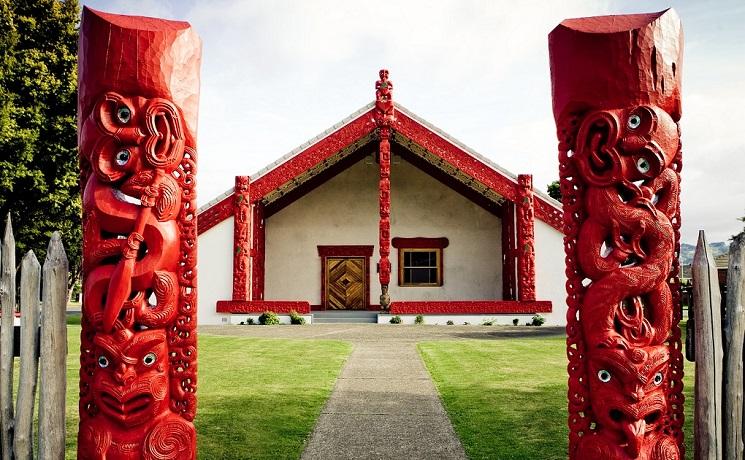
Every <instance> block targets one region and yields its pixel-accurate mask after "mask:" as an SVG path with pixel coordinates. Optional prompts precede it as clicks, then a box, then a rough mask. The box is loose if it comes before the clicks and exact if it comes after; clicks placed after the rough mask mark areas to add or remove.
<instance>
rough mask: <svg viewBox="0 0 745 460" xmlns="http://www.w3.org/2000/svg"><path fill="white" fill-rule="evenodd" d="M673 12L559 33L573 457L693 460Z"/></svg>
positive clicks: (554, 58)
mask: <svg viewBox="0 0 745 460" xmlns="http://www.w3.org/2000/svg"><path fill="white" fill-rule="evenodd" d="M682 47H683V36H682V29H681V25H680V20H679V18H678V16H677V15H676V13H675V12H674V11H673V10H666V11H663V12H660V13H652V14H636V15H626V16H605V17H596V18H582V19H568V20H565V21H564V22H562V23H561V24H560V25H559V26H558V27H556V28H555V29H554V30H553V31H552V32H551V34H550V35H549V52H550V60H551V79H552V89H553V109H554V116H555V118H556V125H557V133H558V138H559V175H560V178H561V193H562V197H563V199H562V202H563V208H564V227H565V239H564V245H565V250H566V273H567V277H568V281H567V292H568V297H567V303H568V307H569V309H568V312H567V356H568V358H569V366H568V370H569V395H568V396H569V429H570V430H569V431H570V434H569V457H570V458H572V459H587V458H608V459H611V458H612V459H631V458H634V459H650V460H651V459H655V460H656V459H679V458H683V448H684V445H683V436H682V423H683V397H682V393H681V390H682V378H683V360H682V354H681V343H680V329H679V327H678V321H679V320H680V309H679V308H678V307H677V298H678V292H677V290H678V284H677V267H676V265H675V264H674V263H673V261H674V260H676V259H677V256H678V247H679V231H678V229H679V227H680V212H679V210H680V201H679V182H680V176H679V173H680V169H681V148H680V134H679V129H678V120H679V119H680V117H681V101H680V88H681V85H680V83H681V82H680V75H681V59H682Z"/></svg>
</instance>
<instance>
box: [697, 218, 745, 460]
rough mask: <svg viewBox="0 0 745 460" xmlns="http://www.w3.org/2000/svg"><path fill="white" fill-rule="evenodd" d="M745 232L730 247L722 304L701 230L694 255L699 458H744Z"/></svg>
mask: <svg viewBox="0 0 745 460" xmlns="http://www.w3.org/2000/svg"><path fill="white" fill-rule="evenodd" d="M743 265H745V233H741V234H739V235H738V236H736V237H734V238H733V241H732V244H731V245H730V248H729V267H728V271H727V297H726V299H725V301H724V308H722V298H721V292H720V289H719V280H718V276H717V269H716V265H715V264H714V258H713V257H712V254H711V250H710V249H709V247H708V245H707V244H706V236H705V235H704V232H700V234H699V239H698V245H697V247H696V252H695V255H694V258H693V267H692V270H693V318H694V321H695V325H694V327H693V329H694V333H695V338H694V341H693V342H694V344H695V346H694V354H695V360H696V388H695V408H694V431H695V433H694V439H695V446H694V449H695V458H696V459H711V460H720V459H727V460H743V340H745V274H744V273H743Z"/></svg>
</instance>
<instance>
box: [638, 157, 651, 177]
mask: <svg viewBox="0 0 745 460" xmlns="http://www.w3.org/2000/svg"><path fill="white" fill-rule="evenodd" d="M650 168H651V166H650V164H649V161H647V159H646V158H639V159H637V160H636V169H637V170H638V171H639V172H640V173H642V174H646V173H648V172H649V169H650Z"/></svg>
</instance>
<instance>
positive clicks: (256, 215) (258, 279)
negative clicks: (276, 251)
mask: <svg viewBox="0 0 745 460" xmlns="http://www.w3.org/2000/svg"><path fill="white" fill-rule="evenodd" d="M265 230H266V222H265V221H264V205H263V204H261V202H260V201H257V202H256V203H254V206H253V248H252V250H251V300H264V267H265V265H264V258H265V241H266V238H265Z"/></svg>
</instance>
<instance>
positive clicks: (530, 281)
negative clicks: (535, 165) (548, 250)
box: [517, 174, 535, 302]
mask: <svg viewBox="0 0 745 460" xmlns="http://www.w3.org/2000/svg"><path fill="white" fill-rule="evenodd" d="M517 185H518V205H517V251H518V256H517V269H518V279H519V283H520V286H519V289H518V294H519V298H520V301H521V302H529V301H532V300H535V228H534V225H535V224H534V222H535V221H534V218H535V210H534V207H533V176H531V175H530V174H520V175H518V176H517Z"/></svg>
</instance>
